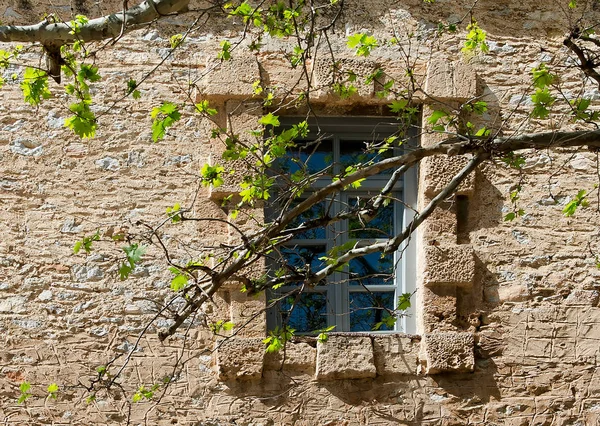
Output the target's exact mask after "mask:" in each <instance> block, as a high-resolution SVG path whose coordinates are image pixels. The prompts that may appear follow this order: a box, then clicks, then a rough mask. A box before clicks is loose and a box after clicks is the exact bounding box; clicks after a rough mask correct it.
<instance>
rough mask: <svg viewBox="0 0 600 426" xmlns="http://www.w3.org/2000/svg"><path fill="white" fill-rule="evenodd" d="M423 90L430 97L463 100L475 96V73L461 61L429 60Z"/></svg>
mask: <svg viewBox="0 0 600 426" xmlns="http://www.w3.org/2000/svg"><path fill="white" fill-rule="evenodd" d="M425 92H427V94H428V95H429V96H431V97H432V98H436V99H440V100H443V99H452V100H460V101H465V100H468V99H472V98H474V97H476V96H477V73H476V72H475V70H474V69H473V68H472V67H471V66H470V65H469V64H465V63H463V62H450V61H448V60H447V59H445V58H437V59H433V60H431V61H429V66H428V68H427V80H426V82H425Z"/></svg>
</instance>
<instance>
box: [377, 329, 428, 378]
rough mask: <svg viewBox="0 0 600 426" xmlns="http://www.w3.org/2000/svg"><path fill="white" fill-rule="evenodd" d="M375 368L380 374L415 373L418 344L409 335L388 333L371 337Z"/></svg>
mask: <svg viewBox="0 0 600 426" xmlns="http://www.w3.org/2000/svg"><path fill="white" fill-rule="evenodd" d="M373 353H374V357H375V368H376V369H377V374H378V375H380V376H384V375H392V374H416V373H417V367H418V364H419V349H418V344H417V343H416V342H414V341H413V339H412V338H411V337H409V336H404V335H401V334H388V335H381V336H376V337H374V338H373Z"/></svg>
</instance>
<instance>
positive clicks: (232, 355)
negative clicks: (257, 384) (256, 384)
mask: <svg viewBox="0 0 600 426" xmlns="http://www.w3.org/2000/svg"><path fill="white" fill-rule="evenodd" d="M217 345H220V346H219V347H218V349H217V350H216V359H217V370H218V372H219V379H220V380H251V379H260V378H261V377H262V371H263V361H264V354H265V345H264V344H263V342H262V338H260V337H254V338H244V337H232V338H230V339H227V340H225V341H219V342H217Z"/></svg>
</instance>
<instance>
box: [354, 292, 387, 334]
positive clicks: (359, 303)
mask: <svg viewBox="0 0 600 426" xmlns="http://www.w3.org/2000/svg"><path fill="white" fill-rule="evenodd" d="M384 307H385V308H388V309H390V310H393V309H394V292H391V291H388V292H373V293H366V292H351V293H350V331H371V330H373V328H374V327H375V324H377V323H378V322H381V321H382V320H383V319H384V318H386V317H389V316H390V314H389V313H388V312H387V311H386V310H385V309H382V308H384ZM378 330H392V328H391V327H388V326H386V325H385V324H382V325H381V326H380V327H379V328H378Z"/></svg>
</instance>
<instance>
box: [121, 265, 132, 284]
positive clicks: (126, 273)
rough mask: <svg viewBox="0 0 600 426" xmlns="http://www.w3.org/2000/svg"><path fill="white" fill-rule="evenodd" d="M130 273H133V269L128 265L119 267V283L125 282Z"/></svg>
mask: <svg viewBox="0 0 600 426" xmlns="http://www.w3.org/2000/svg"><path fill="white" fill-rule="evenodd" d="M132 271H133V268H132V267H131V266H129V264H127V263H123V264H122V265H121V266H120V267H119V278H121V281H124V280H126V279H127V277H129V274H131V272H132Z"/></svg>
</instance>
